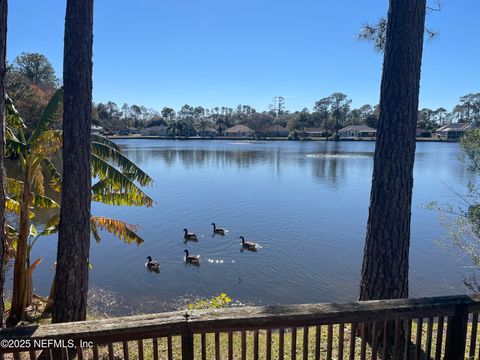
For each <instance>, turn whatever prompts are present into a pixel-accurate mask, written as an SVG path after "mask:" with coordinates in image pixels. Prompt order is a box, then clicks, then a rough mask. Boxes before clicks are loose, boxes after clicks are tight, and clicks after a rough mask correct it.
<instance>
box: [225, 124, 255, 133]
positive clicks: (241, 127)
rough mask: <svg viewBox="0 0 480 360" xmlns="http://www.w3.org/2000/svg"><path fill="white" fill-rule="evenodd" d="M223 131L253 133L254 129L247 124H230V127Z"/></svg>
mask: <svg viewBox="0 0 480 360" xmlns="http://www.w3.org/2000/svg"><path fill="white" fill-rule="evenodd" d="M225 132H227V133H228V132H231V133H248V132H250V133H253V132H255V131H253V130H252V129H250V128H249V127H248V126H245V125H235V126H232V127H231V128H228V129H227V130H225Z"/></svg>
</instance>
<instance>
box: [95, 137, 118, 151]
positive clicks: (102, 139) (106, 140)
mask: <svg viewBox="0 0 480 360" xmlns="http://www.w3.org/2000/svg"><path fill="white" fill-rule="evenodd" d="M92 141H94V142H97V143H101V144H104V145H107V146H110V147H111V148H113V149H115V150H117V151H120V147H119V146H118V145H117V144H115V143H114V142H113V141H112V140H110V139H109V138H106V137H105V136H102V135H98V134H92Z"/></svg>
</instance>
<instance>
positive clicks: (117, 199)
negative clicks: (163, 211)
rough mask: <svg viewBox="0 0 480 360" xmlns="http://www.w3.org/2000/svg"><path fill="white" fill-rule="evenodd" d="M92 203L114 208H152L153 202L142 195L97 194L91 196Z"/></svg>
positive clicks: (130, 193)
mask: <svg viewBox="0 0 480 360" xmlns="http://www.w3.org/2000/svg"><path fill="white" fill-rule="evenodd" d="M92 201H97V202H100V203H102V204H105V205H114V206H146V207H152V205H153V201H152V199H151V198H149V197H148V196H145V195H144V194H137V193H133V192H128V193H99V194H92Z"/></svg>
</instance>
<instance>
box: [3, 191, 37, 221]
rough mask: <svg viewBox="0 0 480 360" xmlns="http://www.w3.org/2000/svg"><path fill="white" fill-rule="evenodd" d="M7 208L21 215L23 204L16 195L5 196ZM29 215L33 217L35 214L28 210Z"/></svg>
mask: <svg viewBox="0 0 480 360" xmlns="http://www.w3.org/2000/svg"><path fill="white" fill-rule="evenodd" d="M5 210H7V211H8V212H11V213H13V214H16V215H18V216H20V210H21V206H20V203H19V202H18V201H17V199H16V198H15V197H8V196H7V197H5ZM28 217H29V218H30V219H32V218H33V217H35V214H34V213H33V212H32V211H28Z"/></svg>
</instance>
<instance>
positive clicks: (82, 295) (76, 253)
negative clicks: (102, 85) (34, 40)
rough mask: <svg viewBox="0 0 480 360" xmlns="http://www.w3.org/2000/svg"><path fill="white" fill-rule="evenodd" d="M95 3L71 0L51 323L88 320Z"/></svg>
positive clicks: (68, 20)
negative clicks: (60, 196) (60, 192)
mask: <svg viewBox="0 0 480 360" xmlns="http://www.w3.org/2000/svg"><path fill="white" fill-rule="evenodd" d="M92 43H93V0H67V11H66V16H65V43H64V46H65V47H64V60H63V83H64V110H63V181H62V201H61V210H60V228H59V233H58V252H57V268H56V276H55V301H54V308H53V322H54V323H58V322H68V321H78V320H84V319H85V317H86V309H87V291H88V261H89V251H90V198H91V146H90V137H91V113H92Z"/></svg>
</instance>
